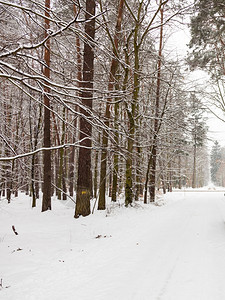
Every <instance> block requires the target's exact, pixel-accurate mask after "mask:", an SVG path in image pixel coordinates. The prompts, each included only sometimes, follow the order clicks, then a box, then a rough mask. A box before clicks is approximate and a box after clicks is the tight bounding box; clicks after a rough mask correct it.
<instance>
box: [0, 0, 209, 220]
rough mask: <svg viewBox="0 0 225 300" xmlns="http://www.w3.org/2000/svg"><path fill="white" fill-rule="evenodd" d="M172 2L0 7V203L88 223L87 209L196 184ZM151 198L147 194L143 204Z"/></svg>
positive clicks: (189, 96) (197, 166) (194, 145)
mask: <svg viewBox="0 0 225 300" xmlns="http://www.w3.org/2000/svg"><path fill="white" fill-rule="evenodd" d="M187 9H190V7H189V6H188V7H185V5H184V3H181V1H177V2H176V1H172V0H165V1H162V0H160V1H156V2H155V3H152V2H151V1H135V0H133V1H125V0H114V1H106V0H104V1H103V0H98V1H94V0H89V1H73V0H69V1H64V0H57V1H54V2H52V3H51V2H50V0H45V1H39V2H38V3H36V2H35V1H30V0H29V1H28V0H14V1H8V2H7V3H6V2H5V1H0V12H1V26H2V28H3V29H4V30H2V31H1V34H0V45H1V54H0V77H1V79H0V84H1V89H2V96H1V101H0V105H1V119H2V122H1V125H0V126H1V129H0V137H1V144H0V154H1V158H0V162H1V174H0V176H1V177H0V178H1V191H0V192H1V195H3V196H5V195H6V197H7V199H8V201H9V202H10V199H11V194H12V193H15V195H17V193H18V190H25V191H26V192H27V193H30V194H31V196H32V199H33V206H35V205H36V199H37V198H39V191H40V189H42V192H43V200H42V211H45V210H47V209H51V197H52V195H53V194H54V193H55V194H56V195H57V197H58V198H59V199H68V198H70V199H71V200H72V201H74V202H75V203H76V208H75V217H79V216H80V215H82V216H86V215H88V214H90V199H91V198H96V199H98V207H97V208H98V209H100V210H103V209H105V208H106V197H107V196H110V197H111V199H112V201H117V197H118V194H119V193H124V195H125V205H126V206H129V205H132V203H133V202H134V201H135V200H139V199H140V198H141V197H142V196H143V200H144V202H145V203H148V202H149V201H151V202H154V201H155V191H156V188H162V189H163V191H164V192H165V191H166V190H169V191H171V190H172V187H179V188H181V187H182V186H192V187H197V186H202V185H204V184H205V183H206V181H207V179H208V178H207V176H205V174H206V172H205V170H204V169H205V165H206V160H207V154H206V153H207V150H206V147H205V138H206V126H205V121H204V118H203V111H202V105H201V101H200V99H199V97H197V96H196V94H195V93H194V92H193V91H192V92H190V91H187V90H186V85H185V82H184V71H183V70H182V68H181V66H180V64H179V63H178V62H177V61H174V60H171V59H169V58H168V56H167V52H166V50H165V42H166V38H167V34H168V30H169V28H171V27H173V26H175V25H176V22H178V21H181V20H182V16H183V15H184V14H185V13H186V10H187ZM148 194H149V196H148Z"/></svg>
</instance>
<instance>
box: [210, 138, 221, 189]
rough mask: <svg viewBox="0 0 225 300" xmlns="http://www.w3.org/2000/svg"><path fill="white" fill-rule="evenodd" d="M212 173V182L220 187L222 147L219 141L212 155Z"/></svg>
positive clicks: (213, 148) (215, 144)
mask: <svg viewBox="0 0 225 300" xmlns="http://www.w3.org/2000/svg"><path fill="white" fill-rule="evenodd" d="M210 158H211V160H210V165H211V168H210V172H211V180H212V182H213V183H214V184H215V185H219V184H220V182H219V176H218V175H219V174H218V171H219V168H220V162H221V147H220V145H219V143H218V141H215V143H214V145H213V147H212V150H211V155H210Z"/></svg>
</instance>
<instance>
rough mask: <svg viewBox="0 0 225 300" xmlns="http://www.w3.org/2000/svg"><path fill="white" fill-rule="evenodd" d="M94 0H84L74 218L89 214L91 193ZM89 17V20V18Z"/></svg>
mask: <svg viewBox="0 0 225 300" xmlns="http://www.w3.org/2000/svg"><path fill="white" fill-rule="evenodd" d="M95 6H96V4H95V1H94V0H88V1H86V14H85V19H86V23H85V33H86V38H87V39H88V40H87V41H86V42H85V44H84V57H83V90H82V94H81V97H82V103H83V105H84V106H85V107H87V110H86V109H81V113H82V115H83V116H82V117H81V118H80V140H81V142H80V148H79V159H78V178H77V193H76V208H75V215H74V217H75V218H79V216H87V215H89V214H90V197H91V195H92V174H91V145H92V143H91V137H92V126H91V124H90V123H89V122H88V118H90V113H89V111H90V110H91V109H92V100H93V77H94V45H93V41H94V38H95V18H94V16H95ZM90 19H91V20H90Z"/></svg>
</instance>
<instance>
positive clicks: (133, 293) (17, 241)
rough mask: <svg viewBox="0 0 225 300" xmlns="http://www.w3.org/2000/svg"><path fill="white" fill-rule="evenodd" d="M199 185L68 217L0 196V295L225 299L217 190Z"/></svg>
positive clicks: (223, 234) (64, 210) (224, 242)
mask: <svg viewBox="0 0 225 300" xmlns="http://www.w3.org/2000/svg"><path fill="white" fill-rule="evenodd" d="M205 190H206V191H201V192H199V191H193V190H192V192H188V191H182V192H180V191H176V192H173V193H169V194H167V195H166V196H165V198H164V201H161V202H160V203H161V205H159V206H156V205H147V206H144V205H143V204H139V205H137V206H136V207H134V208H128V209H126V208H124V207H114V208H111V209H108V210H107V211H106V212H96V213H95V214H94V215H91V216H89V217H86V218H79V219H76V220H75V219H74V218H73V215H74V209H73V207H71V206H70V205H65V204H67V203H65V202H63V201H61V202H60V201H58V200H54V201H53V210H52V211H48V212H45V213H40V207H37V208H36V209H32V208H31V201H30V198H29V197H27V196H24V195H20V197H19V198H18V199H14V200H13V201H12V203H11V204H7V203H6V201H5V200H2V201H0V284H1V285H2V287H0V299H3V300H8V299H10V300H25V299H27V300H45V299H48V300H62V299H63V300H74V299H77V300H83V299H87V300H103V299H104V300H132V299H135V300H157V299H165V300H169V299H170V300H185V299H188V300H201V299H202V300H207V299H208V300H223V299H225V196H224V192H222V191H218V192H210V191H211V190H210V191H207V189H205ZM12 225H14V226H15V229H16V231H17V232H18V235H15V234H14V232H13V230H12Z"/></svg>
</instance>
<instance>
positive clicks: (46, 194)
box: [42, 0, 51, 211]
mask: <svg viewBox="0 0 225 300" xmlns="http://www.w3.org/2000/svg"><path fill="white" fill-rule="evenodd" d="M45 8H46V10H45V16H46V19H45V36H46V37H47V35H48V29H49V28H50V21H49V19H48V18H49V17H50V15H49V10H50V0H45ZM44 61H45V67H44V72H43V73H44V76H45V77H46V78H50V39H48V40H47V42H46V44H45V53H44ZM49 92H50V89H49V87H45V94H44V104H45V107H44V147H46V148H49V147H50V146H51V135H50V110H49V108H50V100H49V95H48V93H49ZM43 162H44V182H43V200H42V211H46V210H49V209H51V151H50V150H48V151H44V158H43Z"/></svg>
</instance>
